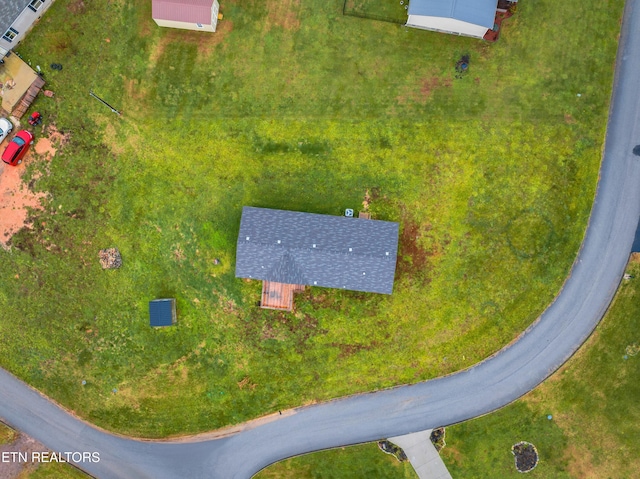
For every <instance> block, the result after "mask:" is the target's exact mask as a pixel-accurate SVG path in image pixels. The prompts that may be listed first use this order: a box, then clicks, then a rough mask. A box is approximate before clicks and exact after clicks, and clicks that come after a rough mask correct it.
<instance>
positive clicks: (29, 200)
mask: <svg viewBox="0 0 640 479" xmlns="http://www.w3.org/2000/svg"><path fill="white" fill-rule="evenodd" d="M29 160H30V155H27V156H26V159H25V161H24V162H23V163H22V164H21V165H18V166H9V165H5V164H4V163H1V164H0V246H2V247H3V248H5V249H7V248H8V246H7V242H8V241H9V240H10V239H11V237H12V236H13V235H14V234H15V233H17V232H18V231H19V230H20V229H22V228H24V227H25V226H28V222H27V220H28V216H29V212H28V208H35V209H42V205H41V201H40V200H42V199H43V198H44V197H46V194H45V193H33V192H32V191H30V190H29V189H28V188H27V186H26V185H25V184H24V183H23V182H22V174H23V173H24V169H25V163H28V162H29Z"/></svg>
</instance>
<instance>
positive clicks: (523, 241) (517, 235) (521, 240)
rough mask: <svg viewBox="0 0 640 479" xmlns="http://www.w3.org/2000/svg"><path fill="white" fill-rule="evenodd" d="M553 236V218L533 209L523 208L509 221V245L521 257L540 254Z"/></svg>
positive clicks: (527, 257) (531, 256)
mask: <svg viewBox="0 0 640 479" xmlns="http://www.w3.org/2000/svg"><path fill="white" fill-rule="evenodd" d="M552 236H553V224H552V223H551V220H549V218H547V217H546V216H545V215H543V214H542V213H539V212H538V211H536V210H533V209H527V210H522V211H521V212H520V213H518V214H517V215H516V216H514V217H513V218H512V219H511V220H510V221H509V223H507V241H508V243H509V247H510V248H511V251H513V253H514V254H515V255H516V256H518V257H520V258H525V259H529V258H533V257H535V256H538V255H539V254H540V253H542V252H543V251H544V250H545V249H546V248H547V247H548V246H549V243H550V242H551V237H552Z"/></svg>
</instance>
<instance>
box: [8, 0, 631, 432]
mask: <svg viewBox="0 0 640 479" xmlns="http://www.w3.org/2000/svg"><path fill="white" fill-rule="evenodd" d="M222 10H223V12H224V19H223V20H222V21H221V22H220V24H219V26H218V31H217V32H216V33H215V34H214V35H207V34H203V33H197V32H196V33H190V32H182V31H177V30H175V31H173V30H168V29H160V28H158V27H156V26H155V24H154V23H153V22H152V21H151V19H150V11H151V10H150V2H148V1H145V2H135V1H133V0H118V1H115V0H114V1H111V2H84V3H82V2H77V1H75V0H74V1H69V0H57V1H56V2H55V4H54V5H52V7H51V8H50V10H49V11H48V12H47V13H46V15H45V16H44V17H43V18H42V20H41V21H40V23H39V24H38V25H37V26H36V27H35V28H34V30H33V31H32V33H31V34H30V35H29V37H28V38H27V39H26V40H25V42H24V44H22V45H21V46H20V48H19V49H18V51H19V53H20V54H21V55H22V57H23V58H24V59H25V60H27V61H30V62H31V64H32V65H42V66H43V68H44V69H45V71H46V80H47V88H49V89H51V90H54V91H55V92H56V96H55V98H54V99H47V98H44V97H41V98H39V99H38V100H37V102H36V103H35V105H34V108H37V109H38V110H39V111H41V112H42V113H43V114H44V117H45V119H46V121H47V122H48V123H55V124H56V126H57V128H58V129H59V130H60V131H62V132H64V133H65V134H66V135H68V137H69V140H68V141H67V143H66V145H65V146H64V147H63V148H62V149H61V150H60V151H59V153H58V155H57V156H56V157H55V158H54V159H53V160H52V161H51V162H50V163H48V164H45V163H44V162H42V161H41V162H39V163H33V164H31V165H30V166H29V167H28V170H27V178H26V179H27V180H29V179H30V178H32V177H35V175H36V174H37V173H39V172H44V173H45V174H44V175H43V176H42V177H41V178H40V179H37V180H36V181H35V186H34V188H35V189H36V190H42V191H47V192H49V193H50V201H49V203H48V205H47V208H46V210H45V211H43V212H39V213H34V220H35V221H34V225H33V229H31V230H29V229H27V230H23V231H22V232H20V233H19V234H18V235H16V236H15V237H14V238H13V248H12V250H11V251H10V252H5V251H0V308H1V310H2V319H3V321H0V362H1V364H2V365H3V366H4V367H6V368H8V369H9V370H11V371H12V372H13V373H15V374H17V375H18V376H19V377H21V378H22V379H24V380H26V381H27V382H29V383H30V384H32V385H33V386H35V387H37V388H38V389H40V390H42V391H44V392H45V393H46V394H48V395H50V396H51V397H53V398H55V399H56V400H57V401H59V402H60V403H61V404H63V405H65V406H66V407H68V408H69V409H72V410H73V411H75V412H76V413H77V414H80V415H81V416H83V417H85V418H87V419H88V420H90V421H92V422H95V423H96V424H98V425H100V426H102V427H105V428H108V429H111V430H118V431H120V432H123V433H128V434H134V435H141V436H148V437H158V436H165V435H171V434H179V433H191V432H197V431H203V430H210V429H214V428H217V427H221V426H224V425H227V424H231V423H238V422H241V421H244V420H247V419H249V418H252V417H256V416H259V415H261V414H265V413H269V412H273V411H275V410H278V409H285V408H288V407H293V406H298V405H300V404H304V403H308V402H312V401H318V400H325V399H328V398H332V397H336V396H341V395H345V394H350V393H356V392H361V391H369V390H372V389H376V388H381V387H388V386H392V385H396V384H401V383H408V382H415V381H419V380H423V379H427V378H432V377H435V376H438V375H442V374H446V373H450V372H452V371H455V370H458V369H460V368H463V367H466V366H469V365H470V364H473V363H475V362H477V361H478V360H480V359H482V358H484V357H486V356H488V355H489V354H491V353H493V352H495V351H496V350H497V349H498V348H500V347H501V346H502V345H504V344H506V343H508V342H510V341H511V340H513V338H514V337H516V336H517V335H518V334H519V332H520V331H522V330H523V329H524V328H525V327H526V326H527V325H529V324H530V323H531V322H532V321H533V319H534V318H535V317H536V316H537V315H538V314H539V313H540V312H541V311H542V310H543V309H544V307H545V306H546V305H547V304H548V303H549V302H550V301H551V300H552V299H553V297H554V295H555V294H556V293H557V292H558V290H559V288H560V286H561V284H562V282H563V280H564V278H565V276H566V274H567V272H568V270H569V268H570V265H571V263H572V261H573V259H574V257H575V254H576V251H577V249H578V247H579V245H580V242H581V239H582V235H583V232H584V228H585V225H586V221H587V218H588V214H589V210H590V207H591V202H592V199H593V194H594V191H595V186H596V180H597V174H598V166H599V161H600V151H601V147H602V143H603V138H604V131H605V121H606V115H607V109H608V102H609V95H610V88H611V81H612V73H613V62H614V55H615V49H616V41H617V34H618V29H619V18H620V14H621V10H622V2H621V1H619V0H618V1H615V2H610V3H607V4H603V3H602V2H595V1H594V0H588V1H586V2H585V1H582V2H578V1H575V0H572V1H569V2H564V3H562V4H557V3H555V2H551V1H550V0H545V1H540V2H535V4H534V3H531V2H524V3H523V5H522V7H521V8H520V9H519V11H518V14H517V15H516V16H515V17H513V18H511V19H509V20H508V21H507V23H506V25H505V26H504V27H503V31H502V38H501V39H500V41H499V42H497V43H496V44H492V45H489V44H486V43H483V42H481V41H477V40H473V39H468V38H461V37H455V36H447V35H442V34H436V33H431V32H424V31H418V30H411V29H406V28H404V27H401V26H398V25H394V24H390V23H382V22H375V21H366V20H362V19H358V18H353V17H349V16H343V15H342V2H341V1H331V2H320V1H318V0H313V1H309V2H297V1H295V0H294V1H291V2H290V3H288V4H285V3H282V2H276V1H267V2H255V1H254V2H237V3H236V2H229V3H224V4H223V5H222ZM79 13H81V15H80V14H79ZM567 18H571V19H572V20H571V21H570V22H568V21H567V20H566V19H567ZM462 54H469V55H470V57H471V62H470V65H471V66H470V71H469V73H468V74H467V76H466V77H465V78H463V79H462V80H456V79H454V75H455V71H454V66H455V63H456V61H457V60H458V59H459V58H460V56H461V55H462ZM53 62H56V63H61V64H63V66H64V68H63V70H62V71H60V72H57V71H54V70H50V69H49V68H48V65H49V64H51V63H53ZM90 90H93V91H95V93H96V94H98V95H100V96H102V97H103V98H104V99H105V100H106V101H108V102H109V103H111V104H112V105H114V106H115V107H116V108H118V109H120V110H122V111H123V115H122V117H118V116H116V115H114V114H113V113H111V112H110V111H109V109H107V108H106V107H104V106H103V105H101V104H100V103H99V102H97V101H96V100H95V99H93V98H91V97H90V96H89V91H90ZM578 94H580V96H577V95H578ZM36 134H37V136H40V135H41V134H42V132H41V131H40V130H37V131H36ZM46 171H49V172H50V173H46ZM366 197H368V198H369V200H368V201H369V203H370V211H371V212H372V213H373V216H374V217H375V218H378V219H384V220H392V221H398V222H400V225H401V237H400V251H399V255H400V258H399V264H398V269H397V274H396V282H395V287H394V293H393V295H391V296H381V295H373V294H364V293H356V292H345V291H335V290H328V289H321V288H313V289H309V290H307V291H306V292H305V293H304V294H301V295H300V296H298V297H297V298H296V301H295V302H296V311H295V313H292V314H285V313H280V312H274V311H266V310H261V309H259V308H257V307H256V306H255V304H256V301H258V299H259V294H260V284H259V283H258V282H246V281H242V280H238V279H235V277H234V260H235V242H236V235H237V231H238V227H239V221H240V214H241V208H242V206H243V205H253V206H262V207H271V208H284V209H291V210H299V211H307V212H314V213H325V214H341V213H342V211H343V210H344V208H347V207H352V208H356V209H359V207H360V205H361V204H362V202H363V201H365V198H366ZM111 246H116V247H118V248H119V249H120V251H121V252H122V255H123V259H124V265H123V267H122V268H121V269H120V270H117V271H102V270H101V269H100V266H99V264H98V261H97V254H98V250H99V249H101V248H106V247H111ZM216 258H218V259H219V260H220V264H218V265H215V264H214V259H216ZM158 297H176V298H177V302H178V317H179V319H178V325H177V326H175V327H173V328H170V329H167V330H163V331H155V330H151V329H150V328H149V326H148V313H147V308H148V306H147V305H148V301H149V300H151V299H154V298H158ZM82 381H86V385H82ZM114 389H115V390H116V391H115V392H113V391H114Z"/></svg>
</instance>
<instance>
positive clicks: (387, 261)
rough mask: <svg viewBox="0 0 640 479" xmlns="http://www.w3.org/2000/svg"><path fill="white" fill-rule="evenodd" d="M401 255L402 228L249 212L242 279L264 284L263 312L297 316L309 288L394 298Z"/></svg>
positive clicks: (239, 257)
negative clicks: (299, 299)
mask: <svg viewBox="0 0 640 479" xmlns="http://www.w3.org/2000/svg"><path fill="white" fill-rule="evenodd" d="M397 252H398V223H393V222H390V221H378V220H370V219H363V218H348V217H344V216H331V215H319V214H314V213H302V212H298V211H284V210H272V209H267V208H254V207H251V206H245V207H244V208H243V209H242V218H241V220H240V232H239V235H238V243H237V252H236V277H237V278H249V279H258V280H262V281H263V291H262V301H261V306H263V307H266V308H273V309H285V310H291V308H292V304H293V303H292V298H293V293H295V292H296V291H301V290H302V289H304V286H305V285H308V286H323V287H326V288H340V289H348V290H353V291H364V292H370V293H382V294H391V292H392V291H393V281H394V276H395V270H396V260H397Z"/></svg>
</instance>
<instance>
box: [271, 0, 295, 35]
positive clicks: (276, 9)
mask: <svg viewBox="0 0 640 479" xmlns="http://www.w3.org/2000/svg"><path fill="white" fill-rule="evenodd" d="M299 11H300V0H282V1H279V0H271V1H269V2H267V23H266V25H267V31H269V30H270V29H271V27H273V26H276V27H280V28H284V29H285V30H297V29H299V28H300V19H299V18H298V13H299Z"/></svg>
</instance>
